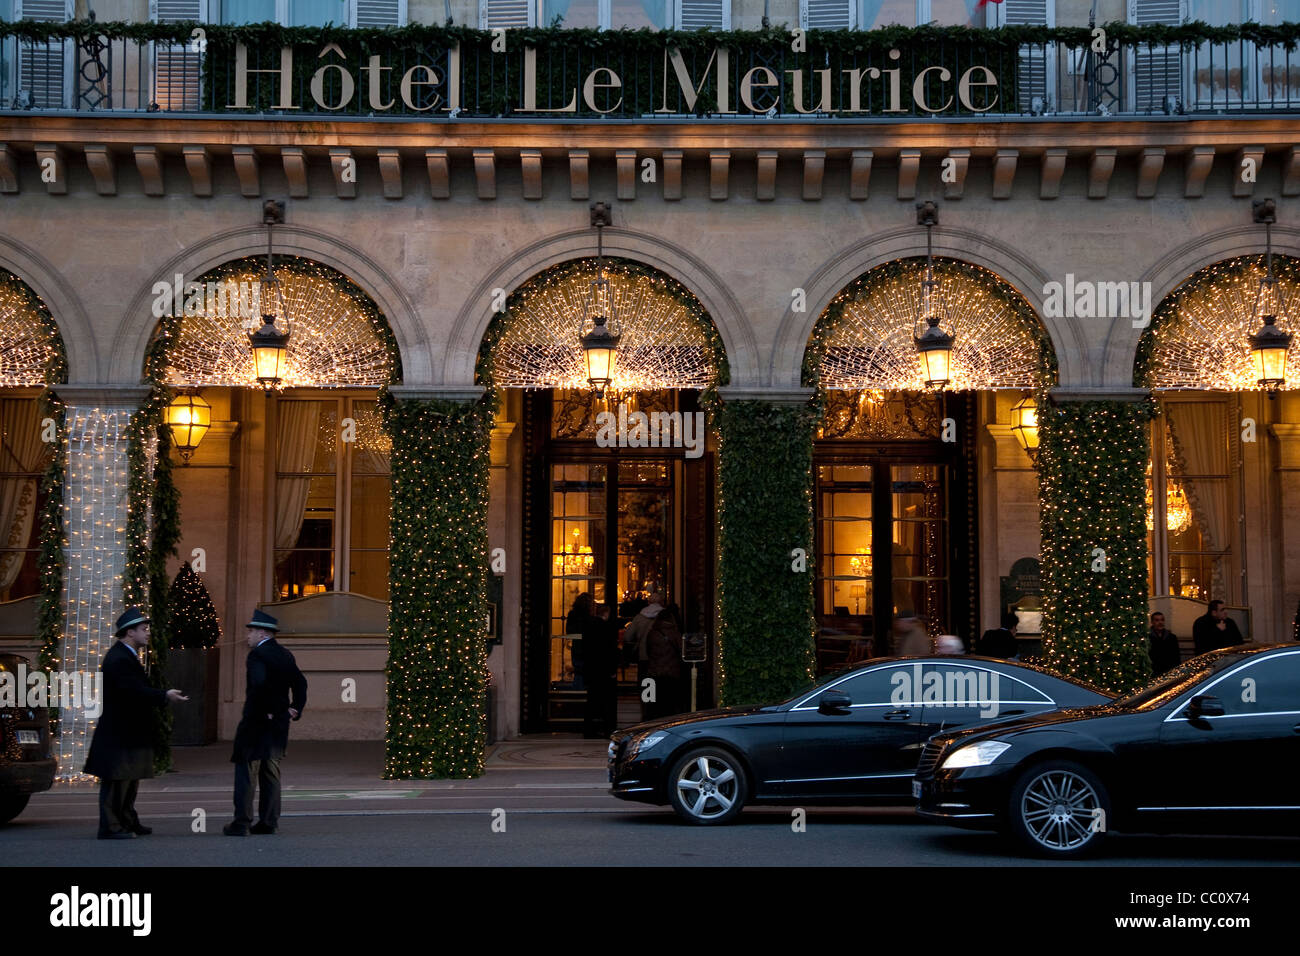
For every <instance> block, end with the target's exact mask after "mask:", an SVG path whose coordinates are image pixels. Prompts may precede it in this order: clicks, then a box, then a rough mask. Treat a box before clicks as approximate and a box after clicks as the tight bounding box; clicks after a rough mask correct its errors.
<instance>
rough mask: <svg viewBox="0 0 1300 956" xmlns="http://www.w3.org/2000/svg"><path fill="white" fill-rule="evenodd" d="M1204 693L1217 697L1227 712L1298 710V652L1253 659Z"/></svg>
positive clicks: (1299, 679) (1299, 686)
mask: <svg viewBox="0 0 1300 956" xmlns="http://www.w3.org/2000/svg"><path fill="white" fill-rule="evenodd" d="M1203 693H1206V694H1210V695H1212V696H1214V697H1217V698H1219V700H1221V701H1222V702H1223V710H1224V713H1226V714H1273V713H1277V712H1278V711H1300V652H1297V653H1294V654H1282V655H1278V656H1276V657H1271V656H1270V657H1263V658H1256V659H1255V660H1253V661H1250V662H1249V663H1247V664H1246V665H1245V666H1243V667H1239V668H1238V669H1236V670H1235V671H1233V672H1232V673H1231V674H1229V675H1228V676H1226V677H1224V678H1223V679H1222V680H1219V681H1218V682H1216V683H1215V684H1214V685H1213V686H1212V687H1208V688H1206V689H1205V690H1204V691H1203Z"/></svg>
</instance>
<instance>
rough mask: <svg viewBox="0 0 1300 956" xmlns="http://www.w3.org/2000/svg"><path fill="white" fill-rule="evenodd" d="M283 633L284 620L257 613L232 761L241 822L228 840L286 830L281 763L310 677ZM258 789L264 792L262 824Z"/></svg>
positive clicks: (229, 830) (232, 826) (249, 632)
mask: <svg viewBox="0 0 1300 956" xmlns="http://www.w3.org/2000/svg"><path fill="white" fill-rule="evenodd" d="M279 629H280V622H279V621H277V620H276V619H275V618H273V617H271V615H269V614H267V613H265V612H263V611H260V610H255V611H253V619H252V620H251V621H249V622H248V627H247V629H246V630H245V632H244V633H245V636H246V637H247V639H248V648H249V650H248V663H247V673H248V686H247V690H246V692H245V694H244V714H243V716H242V717H241V718H240V721H239V726H238V727H237V728H236V729H235V747H234V753H232V754H231V756H230V761H231V763H233V764H234V765H235V819H234V820H233V821H232V822H230V823H228V824H226V826H225V827H224V828H223V829H222V831H221V832H222V833H224V834H225V835H226V836H246V835H248V834H249V833H257V834H270V833H274V832H275V830H276V827H278V826H279V825H280V761H281V759H282V758H283V757H284V754H285V750H286V749H287V748H288V746H289V721H291V720H298V719H299V718H301V717H302V711H303V708H304V707H306V706H307V678H305V677H303V676H302V671H300V670H298V664H297V662H296V661H295V660H294V659H293V655H292V654H290V653H289V651H288V650H286V649H285V648H284V647H282V646H281V645H280V644H279V643H278V642H277V641H276V640H275V633H276V632H277V631H278V630H279ZM291 695H292V696H291ZM254 781H256V783H254ZM255 788H260V789H261V793H260V794H259V795H258V801H257V822H256V823H254V822H253V792H254V789H255Z"/></svg>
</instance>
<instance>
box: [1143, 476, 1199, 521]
mask: <svg viewBox="0 0 1300 956" xmlns="http://www.w3.org/2000/svg"><path fill="white" fill-rule="evenodd" d="M1191 526H1192V506H1191V505H1190V504H1188V502H1187V493H1186V492H1185V491H1183V487H1182V485H1180V484H1178V482H1176V481H1172V480H1171V481H1170V482H1169V488H1168V489H1167V491H1166V492H1165V527H1166V528H1167V529H1168V530H1169V533H1170V534H1182V533H1183V532H1184V531H1186V530H1187V529H1188V528H1190V527H1191ZM1155 527H1156V513H1155V499H1154V496H1153V495H1152V493H1151V486H1150V484H1148V485H1147V531H1154V530H1155Z"/></svg>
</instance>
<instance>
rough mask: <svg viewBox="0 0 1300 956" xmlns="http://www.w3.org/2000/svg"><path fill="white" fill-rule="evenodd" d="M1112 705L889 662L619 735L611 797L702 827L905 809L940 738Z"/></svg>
mask: <svg viewBox="0 0 1300 956" xmlns="http://www.w3.org/2000/svg"><path fill="white" fill-rule="evenodd" d="M1110 699H1111V695H1109V694H1106V693H1105V692H1104V691H1100V690H1098V689H1096V688H1094V687H1089V686H1087V685H1084V684H1080V683H1078V682H1076V681H1072V680H1067V679H1065V678H1063V677H1061V676H1059V675H1057V674H1054V673H1052V672H1051V671H1047V670H1043V669H1041V668H1038V667H1033V666H1029V665H1025V664H1013V663H1010V662H1008V661H1002V660H996V659H993V658H985V657H957V656H953V657H910V658H909V657H895V658H878V659H876V660H873V661H870V662H868V663H866V664H864V665H862V666H860V667H857V668H854V669H853V670H849V671H842V672H839V673H836V674H832V675H830V676H829V677H826V678H823V680H822V681H821V682H820V683H818V684H814V685H813V686H811V687H809V688H806V689H805V690H804V691H802V692H801V693H799V694H796V695H795V696H794V697H791V698H790V699H789V700H786V701H782V702H781V703H776V704H765V705H759V706H751V707H731V708H727V709H724V710H711V711H705V712H703V713H698V714H683V715H681V716H678V717H670V718H666V719H663V720H658V721H651V722H648V723H643V724H638V725H636V726H635V727H630V728H628V729H627V730H621V731H619V732H618V733H616V734H614V735H613V737H612V738H611V740H610V745H609V780H610V784H611V792H612V793H613V794H614V796H616V797H620V798H621V799H624V800H637V801H641V802H643V803H653V804H658V805H660V806H662V805H663V804H665V803H667V804H671V805H672V808H673V809H674V810H676V811H677V813H678V815H679V816H681V817H682V818H683V819H684V820H686V821H688V822H690V823H698V824H717V823H729V822H731V821H733V820H735V819H736V816H737V815H738V814H739V813H740V811H741V809H742V808H743V807H744V806H745V804H747V803H798V804H869V803H900V802H901V803H906V802H910V795H909V789H908V788H909V786H910V784H911V780H912V774H913V773H914V772H915V770H916V764H917V759H918V758H919V756H920V754H921V748H922V746H924V744H925V741H926V739H927V738H928V737H930V736H931V735H932V734H935V733H938V732H940V731H944V730H951V729H953V728H956V727H969V726H971V725H973V724H983V723H988V722H990V721H998V720H1013V719H1015V718H1016V717H1020V716H1025V715H1030V714H1042V713H1047V712H1049V711H1054V710H1057V709H1059V708H1061V707H1082V706H1086V705H1089V704H1097V703H1102V702H1104V701H1107V700H1110Z"/></svg>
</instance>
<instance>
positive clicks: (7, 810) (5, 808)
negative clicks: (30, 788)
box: [0, 793, 32, 825]
mask: <svg viewBox="0 0 1300 956" xmlns="http://www.w3.org/2000/svg"><path fill="white" fill-rule="evenodd" d="M31 798H32V795H31V794H30V793H14V794H10V795H9V796H5V797H0V825H3V824H6V823H8V822H9V821H10V820H12V819H13V818H14V817H16V816H18V814H20V813H22V812H23V808H24V807H25V806H27V801H28V800H30V799H31Z"/></svg>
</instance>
